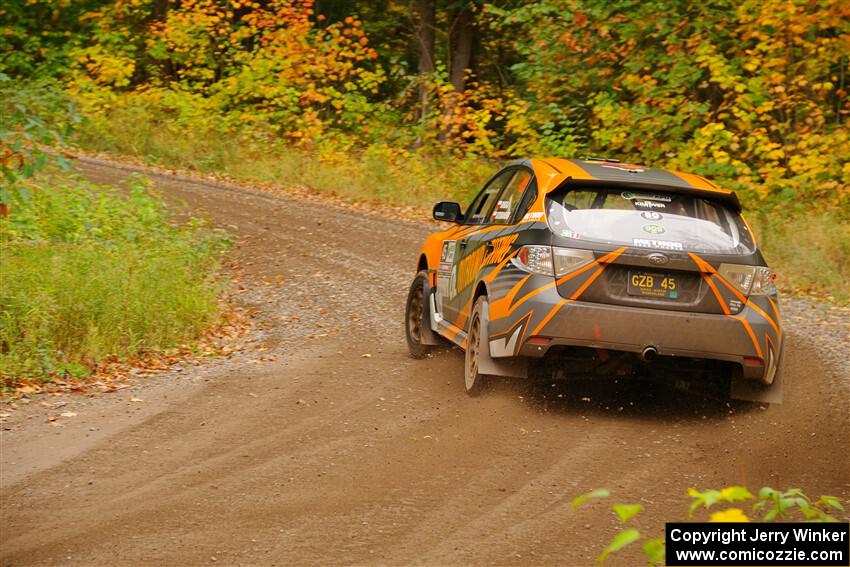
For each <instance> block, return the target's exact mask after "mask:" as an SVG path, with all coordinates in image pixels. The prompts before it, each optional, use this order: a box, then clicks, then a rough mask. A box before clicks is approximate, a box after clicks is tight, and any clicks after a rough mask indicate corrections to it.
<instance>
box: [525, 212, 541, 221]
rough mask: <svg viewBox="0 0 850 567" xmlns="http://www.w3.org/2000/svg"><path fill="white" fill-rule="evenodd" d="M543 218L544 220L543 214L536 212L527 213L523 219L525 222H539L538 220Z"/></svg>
mask: <svg viewBox="0 0 850 567" xmlns="http://www.w3.org/2000/svg"><path fill="white" fill-rule="evenodd" d="M542 218H543V213H541V212H536V213H526V214H525V216H524V217H522V220H524V221H537V220H540V219H542Z"/></svg>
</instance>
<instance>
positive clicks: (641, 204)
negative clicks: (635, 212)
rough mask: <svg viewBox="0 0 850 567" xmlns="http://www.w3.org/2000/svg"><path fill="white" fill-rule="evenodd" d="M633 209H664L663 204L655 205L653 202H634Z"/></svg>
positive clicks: (665, 206)
mask: <svg viewBox="0 0 850 567" xmlns="http://www.w3.org/2000/svg"><path fill="white" fill-rule="evenodd" d="M635 207H643V208H644V209H666V208H667V205H665V204H664V203H655V202H653V201H635Z"/></svg>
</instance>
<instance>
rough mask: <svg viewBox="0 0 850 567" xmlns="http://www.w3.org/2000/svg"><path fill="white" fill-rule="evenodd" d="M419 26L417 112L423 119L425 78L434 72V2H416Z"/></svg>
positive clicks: (425, 91) (420, 0) (424, 112)
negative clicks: (419, 81)
mask: <svg viewBox="0 0 850 567" xmlns="http://www.w3.org/2000/svg"><path fill="white" fill-rule="evenodd" d="M416 8H417V12H418V16H419V25H418V26H417V29H416V43H417V45H416V47H417V51H418V53H419V78H420V80H421V81H422V84H421V85H420V86H419V112H420V117H421V118H422V119H424V118H425V117H426V116H427V114H428V87H427V85H426V84H425V76H426V75H429V74H431V73H433V72H434V29H435V26H436V20H437V2H436V0H417V1H416Z"/></svg>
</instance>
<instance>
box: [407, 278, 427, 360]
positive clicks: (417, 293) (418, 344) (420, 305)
mask: <svg viewBox="0 0 850 567" xmlns="http://www.w3.org/2000/svg"><path fill="white" fill-rule="evenodd" d="M427 277H428V272H426V271H424V270H423V271H421V272H419V273H418V274H416V277H415V278H413V283H412V284H410V291H409V292H408V294H407V307H406V309H405V314H404V334H405V337H406V338H407V350H408V351H410V356H412V357H413V358H425V356H427V354H428V352H429V351H430V350H431V347H430V346H428V345H425V344H422V332H423V320H424V315H425V308H426V305H425V282H426V281H427V280H426V278H427Z"/></svg>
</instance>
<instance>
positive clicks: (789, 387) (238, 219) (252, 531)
mask: <svg viewBox="0 0 850 567" xmlns="http://www.w3.org/2000/svg"><path fill="white" fill-rule="evenodd" d="M80 167H81V169H82V171H83V172H84V173H85V174H86V175H88V176H90V177H92V178H93V179H96V180H98V181H101V182H107V183H120V182H121V180H122V179H123V178H124V177H126V176H127V175H128V172H127V171H124V170H120V169H115V168H113V167H109V166H106V165H102V164H100V165H99V164H95V163H92V162H88V163H83V164H82V165H81V166H80ZM152 179H154V181H155V184H156V187H157V188H158V190H159V191H161V192H162V193H163V194H165V195H166V196H167V197H168V198H169V199H181V200H185V202H186V203H187V204H188V207H189V208H190V209H191V210H192V211H193V213H194V214H199V215H203V216H207V217H209V218H210V219H212V221H213V222H214V223H216V224H219V225H221V226H224V227H227V229H228V230H229V231H230V232H231V233H233V234H234V235H235V236H236V237H238V244H237V245H236V246H235V249H234V251H233V253H232V254H233V257H234V259H235V260H236V261H237V262H238V263H239V264H240V265H241V266H242V268H243V270H244V276H243V279H244V281H245V282H253V283H251V284H250V285H248V284H246V285H248V287H249V288H251V291H249V292H246V293H245V294H244V297H245V301H246V302H252V303H253V305H255V307H257V308H258V309H259V310H260V312H261V317H262V319H261V323H260V327H261V333H262V341H263V343H264V344H265V346H267V347H268V349H269V350H268V351H265V353H266V354H269V355H271V356H268V357H266V360H267V361H264V362H257V360H249V359H248V358H251V357H241V358H240V357H234V358H233V359H232V360H219V361H216V362H212V363H210V364H209V365H208V366H205V367H201V368H194V367H187V368H186V369H183V371H182V372H174V373H172V374H171V375H169V376H166V377H165V378H158V379H152V380H151V381H150V383H149V384H144V385H141V386H137V387H136V388H135V389H134V390H133V393H132V396H133V397H135V398H137V399H141V400H143V401H142V402H131V401H129V395H128V394H127V393H126V392H118V393H115V394H105V395H102V396H95V397H86V396H81V395H68V396H65V397H62V398H61V399H63V400H66V401H67V405H66V406H65V407H64V408H63V410H69V411H73V412H75V413H77V416H76V417H72V418H68V419H64V418H63V419H61V420H59V422H58V423H53V424H49V423H47V422H46V419H45V416H44V415H41V414H39V413H38V410H35V409H33V410H26V411H25V410H19V411H20V413H18V414H15V415H13V416H12V418H10V420H9V421H8V422H7V423H5V424H4V428H5V429H6V431H3V437H2V455H1V456H0V463H1V464H2V471H0V473H2V474H0V481H2V482H0V491H1V492H0V498H1V499H2V500H0V503H2V518H0V519H2V528H0V529H2V534H0V564H2V565H128V564H146V565H182V564H192V565H197V564H205V565H213V564H215V565H229V564H242V565H252V564H259V565H338V564H339V565H343V564H345V565H348V564H361V565H363V564H368V565H411V564H413V565H570V566H581V565H592V564H593V563H594V560H595V558H596V556H597V555H598V553H599V551H600V550H601V548H602V547H603V546H604V545H605V544H606V543H607V542H608V540H609V539H610V537H611V536H612V535H613V534H614V532H615V529H616V526H617V522H616V520H615V517H614V515H613V514H612V513H611V511H610V508H609V507H608V506H609V504H605V503H602V502H599V503H593V504H588V505H587V506H586V507H585V508H582V509H580V510H578V511H572V510H571V509H570V507H569V502H570V500H571V499H572V498H574V497H575V496H576V495H578V494H581V493H583V492H586V491H588V490H591V489H594V488H599V487H606V488H609V489H610V490H611V491H612V492H613V493H614V495H615V496H616V497H617V500H618V501H622V502H639V503H642V504H643V505H644V507H645V509H646V512H645V513H644V514H642V515H641V516H639V517H638V518H637V520H636V522H635V526H637V527H638V528H640V529H642V530H644V531H645V533H647V534H650V533H652V534H660V533H662V532H663V522H664V521H665V520H672V519H683V518H684V517H685V515H686V510H687V500H686V497H685V492H686V490H687V489H688V488H689V487H697V488H701V489H705V488H719V487H723V486H727V485H732V484H743V485H746V486H748V487H753V488H758V487H761V486H763V485H770V486H774V487H801V488H803V489H804V490H805V491H806V492H807V493H810V494H812V495H820V494H834V495H838V496H842V497H844V498H845V499H846V498H847V497H848V495H850V454H849V453H848V447H850V427H848V426H849V425H850V410H848V408H850V376H848V369H847V358H846V345H847V343H846V342H844V341H846V338H847V331H846V328H842V325H843V323H842V322H840V321H839V322H838V323H835V322H832V323H830V322H829V321H827V322H826V323H824V322H823V320H821V319H820V317H821V315H820V314H819V312H817V310H816V308H815V307H813V306H812V305H811V304H803V303H795V302H793V301H787V302H786V313H785V322H786V328H787V334H786V337H787V338H786V341H787V343H786V345H787V346H786V348H787V356H786V358H785V364H786V374H785V376H786V378H785V380H786V389H785V397H786V403H784V404H783V405H781V406H771V407H770V408H767V409H765V408H763V407H760V406H758V405H752V406H745V407H742V406H730V405H729V404H727V403H725V402H720V401H715V400H711V399H704V398H700V397H695V396H693V395H689V394H686V393H681V392H676V391H672V390H667V389H664V388H646V387H644V386H641V387H637V386H634V385H630V384H620V385H617V386H615V387H614V386H611V385H606V386H604V387H602V386H599V385H593V384H590V385H581V386H577V385H557V386H554V387H548V386H547V387H545V388H539V387H538V388H531V387H529V386H528V385H527V384H524V383H522V382H519V381H513V382H512V381H504V382H499V383H496V384H495V385H494V387H493V389H492V391H490V392H489V393H487V394H486V395H483V396H482V397H480V398H469V397H467V396H466V395H465V394H464V393H463V386H462V383H463V370H462V354H461V353H460V351H458V350H453V349H447V350H444V351H441V352H438V353H437V354H435V356H433V357H432V358H430V359H427V360H421V361H415V360H412V359H410V358H409V357H408V356H407V352H406V348H405V344H404V337H403V332H402V319H403V317H402V315H403V308H404V300H405V296H406V292H407V287H408V285H409V283H410V280H411V278H412V276H413V275H414V271H415V267H416V259H417V251H418V247H419V246H420V243H421V242H422V240H423V238H424V237H425V235H426V234H427V233H428V231H429V230H433V227H428V226H426V225H419V224H415V223H406V222H402V221H392V220H387V219H382V218H378V217H376V216H370V215H366V214H363V213H358V212H354V211H351V210H346V209H343V208H335V207H333V206H330V205H325V204H321V203H317V202H303V201H296V200H292V199H287V198H279V197H273V196H269V195H265V194H261V193H251V192H248V191H238V190H232V189H227V188H222V187H217V186H214V185H209V184H205V183H200V182H191V181H186V180H177V179H174V178H169V177H166V176H154V177H153V178H152ZM344 182H345V180H344V179H341V180H340V183H344ZM278 276H282V277H283V278H282V281H283V285H282V286H280V287H277V286H275V285H270V286H269V285H263V282H264V281H265V282H269V281H272V282H274V281H280V278H278ZM842 349H845V350H844V352H843V354H842ZM367 355H368V356H367ZM253 358H254V359H256V358H257V356H256V355H253ZM268 359H274V360H271V361H268ZM53 400H54V398H50V400H49V401H53ZM31 405H36V404H31ZM27 411H28V412H29V413H27ZM25 416H26V417H28V418H29V419H24V417H25ZM16 419H17V420H18V421H16ZM21 420H23V421H24V422H23V423H22V422H21ZM610 564H611V565H637V564H642V562H641V561H640V555H639V550H637V549H635V550H633V551H629V552H627V553H625V554H624V555H622V556H619V557H618V556H614V557H613V558H612V560H611V561H610Z"/></svg>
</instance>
